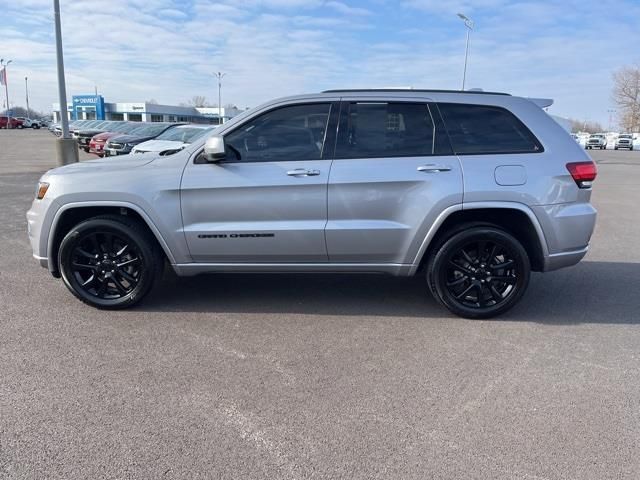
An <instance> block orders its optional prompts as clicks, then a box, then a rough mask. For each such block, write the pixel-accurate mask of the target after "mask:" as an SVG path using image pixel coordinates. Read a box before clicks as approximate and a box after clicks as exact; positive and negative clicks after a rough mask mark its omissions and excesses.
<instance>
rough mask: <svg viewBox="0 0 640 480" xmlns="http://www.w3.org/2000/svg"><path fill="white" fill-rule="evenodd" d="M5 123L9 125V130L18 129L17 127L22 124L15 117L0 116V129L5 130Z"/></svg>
mask: <svg viewBox="0 0 640 480" xmlns="http://www.w3.org/2000/svg"><path fill="white" fill-rule="evenodd" d="M7 123H8V124H9V128H19V126H20V125H22V122H20V121H19V120H18V119H17V118H15V117H9V118H7V117H6V116H0V128H7Z"/></svg>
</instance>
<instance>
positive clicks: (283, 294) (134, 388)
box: [0, 130, 640, 480]
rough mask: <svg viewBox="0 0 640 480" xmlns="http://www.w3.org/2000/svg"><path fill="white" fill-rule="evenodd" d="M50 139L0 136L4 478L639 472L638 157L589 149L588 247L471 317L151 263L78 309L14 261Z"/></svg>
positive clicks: (325, 287) (355, 286)
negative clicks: (108, 295) (117, 294)
mask: <svg viewBox="0 0 640 480" xmlns="http://www.w3.org/2000/svg"><path fill="white" fill-rule="evenodd" d="M53 141H54V140H53V137H52V136H51V135H50V134H49V133H48V132H46V131H44V130H40V131H30V130H26V131H0V478H2V479H41V478H48V479H103V478H104V479H116V478H117V479H134V478H135V479H138V478H139V479H160V478H162V479H165V478H166V479H183V478H185V479H187V478H188V479H218V478H219V479H256V480H257V479H328V478H331V479H350V480H352V479H426V478H438V479H462V478H464V479H520V478H522V479H536V480H541V479H581V480H582V479H598V480H601V479H614V478H615V479H637V478H640V248H638V239H639V238H640V214H639V213H638V207H637V206H638V205H639V204H640V190H639V189H638V185H639V184H640V152H626V151H613V150H607V151H602V152H600V151H592V152H590V154H591V155H592V157H593V158H594V159H595V160H596V161H597V162H598V167H599V176H598V179H597V181H596V183H595V188H594V195H593V202H594V204H595V205H596V207H597V208H598V210H599V218H598V224H597V228H596V232H595V234H594V237H593V239H592V248H591V250H590V252H589V254H588V256H587V257H586V259H585V260H584V261H583V262H582V263H581V264H579V265H577V266H575V267H572V268H569V269H565V270H561V271H557V272H551V273H547V274H534V275H533V277H532V281H531V285H530V288H529V291H528V292H527V294H526V296H525V298H524V300H523V301H522V302H521V304H520V305H519V306H518V307H517V308H515V309H514V310H513V311H511V312H509V313H508V314H507V315H505V316H504V317H501V318H500V319H496V320H488V321H472V320H464V319H460V318H457V317H453V316H452V315H450V314H448V313H447V312H445V311H444V310H442V309H441V308H440V307H438V306H437V305H436V303H435V301H433V300H432V299H431V298H430V297H429V296H428V295H427V293H426V286H425V283H424V280H423V279H422V278H411V279H406V278H393V277H385V276H368V275H342V276H338V275H327V274H325V275H246V274H245V275H233V274H229V275H210V276H201V277H194V278H186V279H178V278H176V277H174V276H171V275H168V276H167V278H165V280H164V281H163V282H162V284H161V285H160V286H159V288H158V289H156V290H155V291H154V292H153V293H152V295H151V296H150V297H149V298H148V299H147V300H146V301H145V302H144V303H143V304H141V305H140V306H138V307H136V308H135V309H132V310H128V311H120V312H106V311H98V310H94V309H92V308H90V307H88V306H86V305H84V304H82V303H80V302H79V301H77V300H76V299H75V298H74V297H73V296H72V295H71V294H70V293H69V292H68V291H67V290H66V288H65V287H64V286H63V284H62V282H61V281H60V280H56V279H54V278H52V277H51V276H50V275H49V274H48V273H47V271H46V270H45V269H42V268H41V267H40V266H39V265H38V264H37V263H36V262H35V261H34V260H33V259H32V258H31V250H30V247H29V243H28V239H27V234H26V220H25V212H26V210H27V209H28V208H29V205H30V203H31V200H32V198H33V195H34V192H35V185H36V182H37V180H38V177H39V175H40V174H41V173H42V172H44V171H45V170H46V169H48V168H51V167H53V166H55V159H54V149H53ZM81 157H82V158H83V159H86V158H89V156H88V155H84V154H83V155H82V156H81ZM567 161H571V159H567Z"/></svg>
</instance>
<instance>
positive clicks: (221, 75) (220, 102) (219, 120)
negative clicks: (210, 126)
mask: <svg viewBox="0 0 640 480" xmlns="http://www.w3.org/2000/svg"><path fill="white" fill-rule="evenodd" d="M225 75H226V73H222V72H214V73H213V76H214V77H216V78H217V79H218V122H220V123H222V77H224V76H225Z"/></svg>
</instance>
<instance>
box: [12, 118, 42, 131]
mask: <svg viewBox="0 0 640 480" xmlns="http://www.w3.org/2000/svg"><path fill="white" fill-rule="evenodd" d="M16 119H17V120H20V121H21V122H22V123H21V124H20V126H19V127H18V128H33V129H34V130H35V129H39V128H40V126H41V125H40V120H35V119H33V118H27V117H16Z"/></svg>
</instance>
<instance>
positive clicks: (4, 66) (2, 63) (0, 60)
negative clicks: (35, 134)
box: [0, 58, 13, 130]
mask: <svg viewBox="0 0 640 480" xmlns="http://www.w3.org/2000/svg"><path fill="white" fill-rule="evenodd" d="M12 61H13V60H8V61H6V62H5V61H4V58H0V66H1V67H2V80H3V83H4V94H5V96H6V99H7V130H9V125H10V124H11V121H10V118H11V115H9V80H8V79H7V66H8V65H9V64H10V63H11V62H12Z"/></svg>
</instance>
